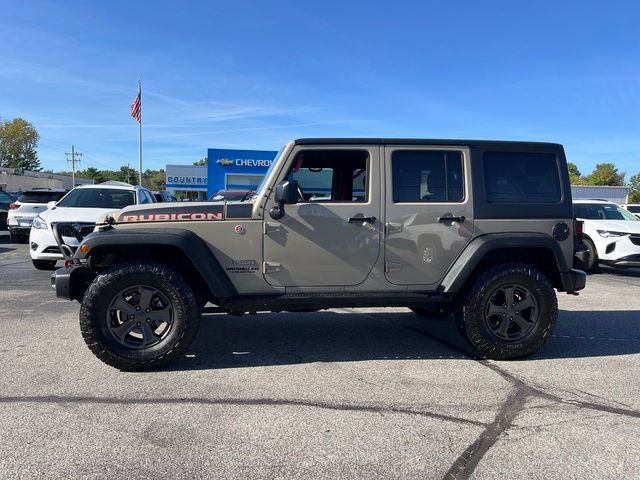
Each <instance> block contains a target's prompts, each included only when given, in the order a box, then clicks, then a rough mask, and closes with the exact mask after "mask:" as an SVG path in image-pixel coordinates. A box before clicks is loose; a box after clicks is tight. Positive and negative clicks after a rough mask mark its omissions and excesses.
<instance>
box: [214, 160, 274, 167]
mask: <svg viewBox="0 0 640 480" xmlns="http://www.w3.org/2000/svg"><path fill="white" fill-rule="evenodd" d="M271 162H273V160H260V159H255V158H236V159H235V160H231V159H229V158H221V159H219V160H218V161H217V162H216V163H217V164H218V165H223V166H229V165H236V166H238V167H265V168H269V167H270V166H271Z"/></svg>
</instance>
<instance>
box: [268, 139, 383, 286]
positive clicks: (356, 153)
mask: <svg viewBox="0 0 640 480" xmlns="http://www.w3.org/2000/svg"><path fill="white" fill-rule="evenodd" d="M285 179H290V180H291V179H293V180H297V181H298V183H299V185H300V192H299V200H298V203H297V204H296V205H286V206H285V215H284V216H283V217H282V218H280V219H278V220H274V219H272V218H271V217H270V216H269V209H270V208H271V207H273V206H274V205H275V202H274V198H273V197H274V194H273V192H272V193H271V196H270V197H269V199H268V201H267V202H266V206H265V211H264V222H265V224H264V232H265V234H264V260H265V261H264V265H263V272H264V276H265V279H266V281H267V282H268V283H270V284H271V285H275V286H287V287H307V286H322V287H326V286H347V285H357V284H359V283H361V282H363V281H364V280H365V279H366V278H367V276H368V275H369V273H370V272H371V270H372V268H373V266H374V264H375V263H376V260H377V259H378V255H379V254H380V241H381V228H382V224H381V222H380V207H381V201H380V199H381V198H382V197H381V192H380V146H379V145H372V146H357V147H356V146H348V145H345V146H339V147H307V146H297V147H296V148H295V149H294V150H293V152H292V153H291V155H290V156H289V160H288V162H287V164H286V165H285V167H284V168H283V171H282V172H281V173H280V176H279V178H278V181H282V180H285Z"/></svg>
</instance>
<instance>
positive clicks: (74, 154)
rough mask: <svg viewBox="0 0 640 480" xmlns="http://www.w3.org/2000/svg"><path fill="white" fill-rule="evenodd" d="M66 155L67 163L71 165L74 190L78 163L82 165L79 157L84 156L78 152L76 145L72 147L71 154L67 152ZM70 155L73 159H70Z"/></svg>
mask: <svg viewBox="0 0 640 480" xmlns="http://www.w3.org/2000/svg"><path fill="white" fill-rule="evenodd" d="M64 154H65V155H66V156H67V163H70V164H71V182H72V185H73V188H76V163H80V159H79V158H77V157H81V156H82V154H81V153H79V152H76V147H75V145H71V153H69V152H65V153H64ZM69 155H71V159H69Z"/></svg>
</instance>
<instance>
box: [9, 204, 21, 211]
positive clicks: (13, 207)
mask: <svg viewBox="0 0 640 480" xmlns="http://www.w3.org/2000/svg"><path fill="white" fill-rule="evenodd" d="M18 208H20V205H18V204H16V203H11V204H9V210H17V209H18Z"/></svg>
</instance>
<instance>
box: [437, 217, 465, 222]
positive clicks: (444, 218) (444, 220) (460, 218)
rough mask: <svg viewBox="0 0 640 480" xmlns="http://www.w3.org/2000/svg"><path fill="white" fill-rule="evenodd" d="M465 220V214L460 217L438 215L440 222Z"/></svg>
mask: <svg viewBox="0 0 640 480" xmlns="http://www.w3.org/2000/svg"><path fill="white" fill-rule="evenodd" d="M464 221H465V217H464V216H463V215H461V216H459V217H438V222H440V223H445V222H458V223H462V222H464Z"/></svg>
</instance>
